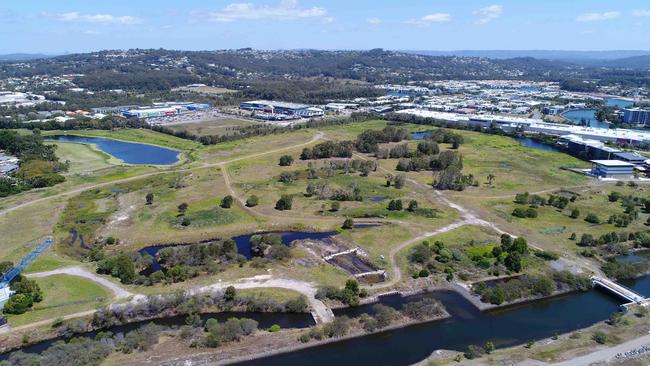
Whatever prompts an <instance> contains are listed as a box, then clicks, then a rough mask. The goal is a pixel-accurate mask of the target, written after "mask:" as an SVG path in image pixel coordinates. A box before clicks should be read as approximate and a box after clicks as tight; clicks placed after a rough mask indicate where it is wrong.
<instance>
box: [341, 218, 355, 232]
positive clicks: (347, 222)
mask: <svg viewBox="0 0 650 366" xmlns="http://www.w3.org/2000/svg"><path fill="white" fill-rule="evenodd" d="M341 228H342V229H344V230H349V229H352V228H354V221H353V220H352V219H351V218H347V219H345V221H343V225H342V226H341Z"/></svg>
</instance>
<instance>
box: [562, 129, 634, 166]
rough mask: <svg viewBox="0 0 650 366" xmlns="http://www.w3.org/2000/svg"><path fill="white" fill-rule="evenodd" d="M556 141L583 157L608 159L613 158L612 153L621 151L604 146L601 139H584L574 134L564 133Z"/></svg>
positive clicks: (572, 152)
mask: <svg viewBox="0 0 650 366" xmlns="http://www.w3.org/2000/svg"><path fill="white" fill-rule="evenodd" d="M558 141H559V142H560V144H564V145H565V146H566V149H567V150H568V151H569V152H570V153H571V154H573V155H575V156H578V157H581V158H584V159H603V160H609V159H613V158H614V154H617V153H620V152H621V150H619V149H615V148H612V147H609V146H606V145H605V144H604V143H602V142H601V141H597V140H590V139H585V138H582V137H580V136H576V135H565V136H562V137H560V138H559V139H558Z"/></svg>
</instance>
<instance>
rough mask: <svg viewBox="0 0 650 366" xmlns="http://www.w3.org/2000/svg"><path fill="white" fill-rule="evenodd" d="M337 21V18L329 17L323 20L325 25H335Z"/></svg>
mask: <svg viewBox="0 0 650 366" xmlns="http://www.w3.org/2000/svg"><path fill="white" fill-rule="evenodd" d="M335 21H336V18H334V17H327V18H325V19H323V23H325V24H330V23H334V22H335Z"/></svg>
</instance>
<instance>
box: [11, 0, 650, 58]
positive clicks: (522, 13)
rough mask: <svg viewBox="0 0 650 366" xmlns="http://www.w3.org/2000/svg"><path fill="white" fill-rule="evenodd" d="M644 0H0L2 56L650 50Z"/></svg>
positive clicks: (648, 11) (648, 12)
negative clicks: (135, 51)
mask: <svg viewBox="0 0 650 366" xmlns="http://www.w3.org/2000/svg"><path fill="white" fill-rule="evenodd" d="M648 21H650V4H648V3H647V2H646V1H642V0H621V1H613V0H596V1H594V0H576V1H571V2H567V1H561V0H545V1H538V0H535V1H532V0H531V1H519V0H488V1H482V0H481V1H470V0H458V1H437V2H433V1H420V0H416V1H411V2H409V5H408V6H403V5H402V4H399V3H395V2H394V1H389V0H376V1H371V0H359V1H354V2H350V1H343V0H328V1H324V0H226V1H209V2H207V1H199V0H189V1H182V2H181V1H174V0H157V1H153V0H143V1H126V0H114V1H111V2H110V3H108V2H101V3H99V2H89V1H81V0H70V1H56V2H55V1H42V0H7V1H4V2H3V3H2V4H1V5H0V53H4V54H7V53H45V54H61V53H65V52H88V51H95V50H101V49H126V48H167V49H181V50H212V49H228V48H243V47H252V48H256V49H299V48H310V49H371V48H385V49H393V50H650V38H648V37H642V35H643V34H644V33H645V32H647V26H648Z"/></svg>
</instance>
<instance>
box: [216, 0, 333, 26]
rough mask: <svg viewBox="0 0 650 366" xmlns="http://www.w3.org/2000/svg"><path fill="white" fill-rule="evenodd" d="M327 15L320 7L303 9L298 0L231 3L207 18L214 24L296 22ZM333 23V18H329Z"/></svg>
mask: <svg viewBox="0 0 650 366" xmlns="http://www.w3.org/2000/svg"><path fill="white" fill-rule="evenodd" d="M326 15H327V10H326V9H325V8H321V7H311V8H303V7H300V5H299V4H298V0H282V1H281V2H280V3H279V4H277V5H271V6H268V5H261V6H258V5H255V4H253V3H232V4H229V5H227V6H226V7H225V8H223V9H221V10H219V11H216V12H212V13H210V14H209V18H210V20H212V21H215V22H234V21H237V20H258V19H273V20H297V19H304V18H320V17H325V16H326ZM331 20H332V21H333V20H334V18H331Z"/></svg>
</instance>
